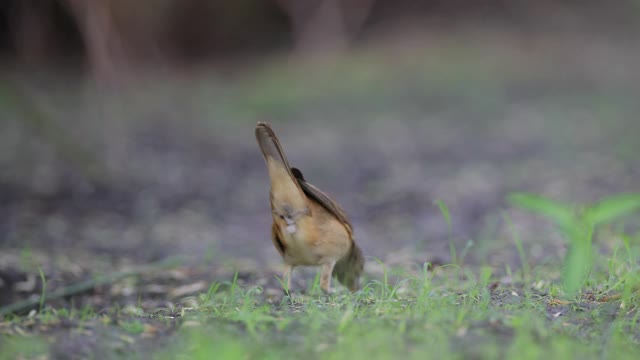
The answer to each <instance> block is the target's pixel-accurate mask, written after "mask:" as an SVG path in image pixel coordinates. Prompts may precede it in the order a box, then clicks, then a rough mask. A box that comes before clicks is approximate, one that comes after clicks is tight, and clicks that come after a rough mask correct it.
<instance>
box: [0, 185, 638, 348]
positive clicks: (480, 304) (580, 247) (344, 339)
mask: <svg viewBox="0 0 640 360" xmlns="http://www.w3.org/2000/svg"><path fill="white" fill-rule="evenodd" d="M510 201H511V202H512V203H514V204H516V205H517V206H519V207H522V208H525V209H528V210H530V211H532V212H535V213H539V214H543V215H545V216H546V217H549V218H551V219H552V220H554V222H555V223H556V224H557V225H558V226H559V227H560V228H561V230H562V232H563V234H564V235H565V237H566V238H567V240H568V241H569V251H568V252H567V255H566V258H565V263H564V264H559V266H562V267H563V268H564V271H563V272H562V279H561V280H562V281H561V282H559V281H556V280H559V279H556V278H555V277H554V275H553V274H554V272H549V271H548V270H547V269H539V268H536V267H535V266H534V267H531V268H529V267H528V266H526V267H525V266H523V267H522V269H520V270H518V271H511V270H510V269H507V270H506V271H503V269H497V268H493V267H489V266H481V267H470V266H465V267H461V265H460V264H451V265H445V266H441V267H432V266H431V264H428V263H424V264H422V266H421V267H420V268H414V269H387V268H386V267H385V266H384V264H383V263H382V262H379V261H378V260H377V259H372V261H371V262H373V263H376V264H378V265H379V266H381V267H382V269H383V272H382V276H381V277H380V278H369V279H365V283H364V284H365V285H364V288H363V289H362V290H361V291H360V292H358V293H355V294H346V293H344V292H338V293H337V294H330V295H327V294H323V293H321V292H320V290H319V289H318V286H317V279H316V281H315V282H310V283H309V288H308V289H307V290H306V291H304V292H299V291H292V293H291V295H290V296H285V295H284V292H274V291H273V290H274V289H265V288H263V287H259V286H254V285H249V286H240V285H239V284H238V274H237V273H236V274H235V275H234V276H233V277H232V279H230V280H229V281H221V282H214V283H212V284H211V285H210V286H209V288H208V290H207V291H205V292H202V293H200V294H199V295H196V296H193V297H190V298H186V299H183V302H189V303H190V304H192V306H190V307H184V308H182V310H181V316H179V317H178V318H177V319H174V318H173V317H167V316H163V315H159V314H139V313H136V312H135V311H134V312H133V315H131V314H127V311H125V310H122V311H114V313H112V314H106V315H105V314H100V315H99V314H96V313H93V312H91V311H90V310H89V311H87V310H85V311H81V312H77V311H71V312H68V311H66V310H60V311H55V310H53V309H45V310H44V311H42V312H40V313H39V314H31V315H30V316H29V317H27V318H21V317H10V318H7V321H6V322H4V323H2V324H3V326H11V324H24V323H25V322H35V323H38V324H40V325H43V324H44V325H47V324H55V323H59V322H60V321H62V320H63V319H67V320H73V319H75V320H77V321H78V324H80V325H79V326H78V327H79V328H82V327H87V328H94V327H95V324H93V325H92V323H95V322H96V321H98V322H99V323H101V324H103V325H109V324H110V323H112V322H114V323H118V324H119V328H120V329H121V330H122V332H121V334H122V335H120V338H125V339H128V340H127V341H128V342H135V341H136V339H144V338H145V337H148V336H149V332H150V331H154V330H153V329H154V328H155V326H154V325H146V324H148V321H155V322H156V323H157V324H162V323H165V324H166V323H176V324H177V325H178V327H177V330H176V332H177V334H176V335H175V336H173V337H171V338H170V340H169V341H166V342H164V343H163V344H162V346H161V347H160V348H157V347H156V348H154V349H153V350H152V351H150V353H151V354H153V355H152V357H153V358H157V359H174V358H177V359H210V358H219V359H277V358H283V357H285V358H301V357H305V358H309V359H345V358H348V359H388V358H396V357H398V356H400V355H401V356H402V357H403V358H412V359H413V358H415V359H424V358H433V359H466V358H470V357H473V358H523V359H541V358H553V359H563V358H578V357H579V358H585V359H590V358H615V359H635V358H636V357H637V352H638V341H640V329H639V327H638V322H639V319H640V311H639V309H640V292H639V291H638V289H640V275H639V274H640V272H639V270H640V269H639V266H640V265H639V264H640V263H639V261H638V260H639V259H640V258H639V255H640V253H639V250H640V248H639V246H638V245H639V244H640V234H625V233H615V236H616V240H615V242H616V244H615V247H614V250H613V252H612V253H611V254H609V255H606V256H605V255H603V256H600V255H599V253H598V252H593V251H592V250H591V248H592V246H593V240H594V238H596V234H597V232H596V229H597V226H609V228H612V224H613V223H612V222H613V221H614V220H615V219H618V218H623V215H628V214H630V213H631V212H632V211H633V210H635V209H637V208H638V207H639V205H638V204H639V202H638V195H635V194H631V195H621V196H617V197H612V198H608V199H604V200H602V201H600V202H598V203H596V204H593V205H589V206H581V207H571V206H568V205H565V204H559V203H557V202H553V201H551V200H549V199H545V198H542V197H539V196H536V195H529V194H514V195H512V196H510ZM437 205H438V206H439V207H440V209H441V211H442V212H443V214H444V216H445V219H447V223H448V224H449V223H451V219H450V215H449V212H448V210H447V208H446V206H445V205H444V203H443V202H441V201H439V202H438V203H437ZM509 221H510V220H509ZM623 225H624V224H623ZM614 228H618V229H624V226H617V227H614ZM514 234H515V235H516V240H515V245H514V246H515V247H517V251H518V254H519V255H520V257H521V260H522V263H523V264H526V263H527V259H526V254H525V251H524V250H523V245H522V244H521V242H520V240H519V239H518V238H517V233H515V230H514ZM576 248H577V249H576ZM573 267H575V268H573ZM505 272H506V273H507V274H505ZM501 273H502V275H500V274H501ZM576 274H578V275H576ZM43 284H44V280H43ZM43 291H44V290H43ZM44 296H45V295H44V293H43V297H44ZM41 301H42V300H41ZM40 306H41V307H42V304H40ZM118 319H120V320H118ZM149 329H151V330H149ZM0 341H2V343H1V344H2V349H3V358H7V359H9V358H14V357H16V356H22V357H27V358H30V357H36V356H37V355H39V354H44V353H46V352H47V346H46V345H45V343H46V342H45V341H44V340H41V339H38V338H28V337H22V336H19V334H17V335H11V336H7V335H5V336H3V337H2V339H1V340H0ZM107 354H109V356H110V357H114V358H123V357H124V358H129V357H138V356H142V355H140V354H137V355H136V354H132V353H127V352H123V351H117V349H116V350H115V351H112V352H111V353H107ZM148 355H149V353H147V354H146V355H144V356H142V357H146V356H148Z"/></svg>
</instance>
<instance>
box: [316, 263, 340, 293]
mask: <svg viewBox="0 0 640 360" xmlns="http://www.w3.org/2000/svg"><path fill="white" fill-rule="evenodd" d="M335 265H336V262H335V261H332V262H329V263H325V264H322V267H321V268H320V288H321V289H322V290H324V292H326V293H331V274H332V273H333V267H334V266H335Z"/></svg>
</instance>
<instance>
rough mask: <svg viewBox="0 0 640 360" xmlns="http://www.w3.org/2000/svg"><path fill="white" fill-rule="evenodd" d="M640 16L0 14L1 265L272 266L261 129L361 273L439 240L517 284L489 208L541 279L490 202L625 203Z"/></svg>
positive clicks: (421, 253)
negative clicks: (509, 198) (272, 137)
mask: <svg viewBox="0 0 640 360" xmlns="http://www.w3.org/2000/svg"><path fill="white" fill-rule="evenodd" d="M639 18H640V2H639V1H637V0H619V1H615V2H603V1H597V0H581V1H574V0H537V1H524V0H510V1H509V0H297V1H296V0H268V1H256V0H253V1H252V0H236V1H229V0H138V1H125V0H92V1H83V0H2V1H0V64H1V67H0V110H1V119H0V266H5V267H6V266H9V265H7V264H10V263H11V262H12V261H20V257H19V256H17V257H16V254H18V255H19V254H24V253H25V252H29V253H42V254H43V255H42V258H43V259H44V260H46V259H51V258H55V257H61V258H64V259H66V262H67V263H73V262H79V261H81V260H80V259H89V260H87V263H90V264H91V263H94V262H95V259H97V258H99V259H102V260H104V261H106V262H113V263H118V262H123V261H124V262H130V263H136V262H150V261H155V260H158V259H162V258H165V257H167V256H171V255H182V256H185V257H187V258H190V259H193V260H194V261H211V262H213V263H216V264H217V263H225V262H243V263H247V264H253V266H257V267H261V266H265V265H269V264H278V263H279V262H280V260H279V256H278V254H277V252H276V251H275V249H274V248H273V245H272V243H271V240H270V222H271V216H270V211H269V204H268V189H269V183H268V178H267V173H266V169H265V166H264V164H263V160H262V158H261V156H260V153H259V151H258V148H257V145H256V143H255V138H254V135H253V129H254V126H255V123H256V121H269V122H271V123H272V124H273V127H274V129H275V130H276V131H277V133H278V135H279V137H280V140H281V141H282V144H283V146H284V149H285V151H286V153H287V155H288V157H289V160H290V162H291V163H292V165H294V166H297V167H299V168H301V169H302V171H303V172H304V173H305V176H306V178H307V179H308V180H309V181H310V182H311V183H313V184H315V185H317V186H318V187H320V188H321V189H323V190H325V191H326V192H328V193H329V194H331V195H332V196H333V197H334V198H335V199H337V200H338V202H340V203H341V204H342V205H343V207H344V208H345V209H346V210H347V212H348V213H349V214H350V216H351V218H352V221H353V223H354V227H355V232H356V238H357V241H358V242H359V243H360V244H361V246H362V247H363V249H364V251H365V253H366V254H367V255H370V256H374V257H377V258H380V259H382V260H383V261H385V262H387V263H388V264H397V263H405V262H409V263H415V264H421V263H422V262H424V261H433V262H442V263H446V262H449V261H450V259H449V238H450V237H451V238H452V239H453V240H454V242H455V243H456V244H457V246H458V247H459V249H463V248H465V247H467V249H468V255H467V260H466V261H468V262H470V263H476V264H494V265H500V266H501V265H502V264H514V265H515V264H517V261H518V258H517V256H516V255H517V253H516V249H515V247H514V246H513V242H512V241H513V240H512V233H511V232H510V231H509V230H508V227H507V226H506V225H505V221H504V218H503V215H504V214H505V212H506V213H508V214H510V215H511V217H512V218H513V221H514V223H515V226H516V229H517V231H518V232H519V234H520V236H521V238H522V239H523V241H524V242H525V248H526V250H527V252H528V253H530V258H531V259H532V261H534V262H538V263H545V262H556V261H558V260H559V259H561V257H562V254H563V252H564V248H563V242H562V241H560V240H559V239H558V238H557V235H553V234H554V233H553V232H551V231H550V230H551V228H550V227H549V226H548V225H547V224H546V223H545V222H543V221H540V222H537V221H536V220H535V219H532V218H531V216H525V215H524V214H521V213H518V212H515V211H512V210H510V209H509V208H508V207H507V205H506V203H505V196H506V195H507V194H508V193H510V192H512V191H531V192H536V193H540V194H544V195H546V196H549V197H552V198H554V199H557V200H560V201H567V202H590V201H595V200H597V199H599V198H601V197H603V196H607V195H611V194H614V193H618V192H630V191H638V190H640V186H639V185H640V160H639V156H638V155H639V154H640V140H639V138H640V122H639V121H638V119H637V117H638V116H637V114H638V110H639V108H640V105H639V102H638V94H639V90H640V81H639V80H640V72H638V71H637V64H638V63H640V51H639V50H640V43H639V37H638V35H639V30H640V25H639V23H638V19H639ZM436 200H442V201H443V202H444V203H445V204H446V205H447V206H448V207H449V210H450V212H451V221H452V234H449V230H448V229H447V224H446V222H445V220H444V219H443V217H442V215H441V214H440V211H439V210H438V207H437V206H436V205H435V201H436ZM534 230H535V231H534ZM605 245H606V244H602V245H601V246H605ZM15 259H17V260H15ZM94 270H95V269H94Z"/></svg>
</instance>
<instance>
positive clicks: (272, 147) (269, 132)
mask: <svg viewBox="0 0 640 360" xmlns="http://www.w3.org/2000/svg"><path fill="white" fill-rule="evenodd" d="M256 140H258V146H259V147H260V151H262V155H263V156H264V158H265V160H267V161H269V159H273V160H275V161H277V162H278V163H280V165H282V166H283V167H284V168H285V169H287V172H289V175H290V176H291V178H292V179H293V178H294V176H293V173H292V172H291V167H290V166H289V162H288V161H287V158H286V156H284V151H282V146H281V145H280V141H278V137H277V136H276V133H275V132H274V131H273V129H272V128H271V125H269V123H266V122H259V123H258V124H257V125H256Z"/></svg>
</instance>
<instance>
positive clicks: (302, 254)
mask: <svg viewBox="0 0 640 360" xmlns="http://www.w3.org/2000/svg"><path fill="white" fill-rule="evenodd" d="M256 139H257V141H258V146H259V147H260V150H261V151H262V155H263V156H264V159H265V162H266V164H267V170H268V171H269V179H270V180H271V190H270V193H269V200H270V203H271V213H272V216H273V225H272V226H271V239H272V241H273V245H274V246H275V247H276V249H277V250H278V252H279V253H280V255H281V256H282V258H283V260H284V263H285V266H286V267H285V272H284V278H285V281H286V283H287V288H289V287H290V285H291V273H292V271H293V268H295V267H296V266H320V267H321V276H320V287H321V288H322V289H323V290H325V291H327V292H328V291H329V289H330V285H331V275H332V274H333V276H335V277H336V278H337V279H338V281H339V282H340V283H342V284H343V285H345V286H346V287H348V288H349V289H350V290H351V291H356V290H358V288H359V279H360V274H361V273H362V270H363V267H364V257H363V256H362V251H361V250H360V248H359V247H358V246H357V245H356V243H355V241H354V239H353V229H352V227H351V223H350V222H349V220H348V219H347V216H346V214H345V212H344V211H343V210H342V209H341V208H340V206H339V205H338V204H337V203H336V202H335V201H333V200H332V199H331V198H330V197H329V196H328V195H326V194H325V193H323V192H322V191H320V190H319V189H318V188H316V187H315V186H313V185H311V184H309V183H308V182H307V181H306V179H305V178H304V176H303V175H302V172H300V170H298V169H296V168H292V167H290V166H289V163H288V161H287V158H286V157H285V155H284V152H283V150H282V146H281V145H280V142H279V141H278V138H277V137H276V134H275V133H274V131H273V129H271V125H269V124H268V123H263V122H259V123H258V125H257V126H256Z"/></svg>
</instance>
